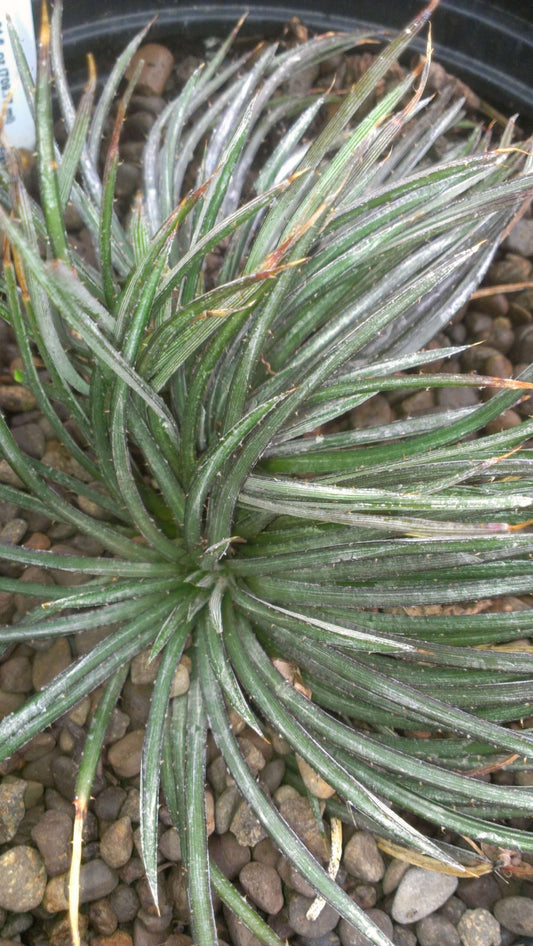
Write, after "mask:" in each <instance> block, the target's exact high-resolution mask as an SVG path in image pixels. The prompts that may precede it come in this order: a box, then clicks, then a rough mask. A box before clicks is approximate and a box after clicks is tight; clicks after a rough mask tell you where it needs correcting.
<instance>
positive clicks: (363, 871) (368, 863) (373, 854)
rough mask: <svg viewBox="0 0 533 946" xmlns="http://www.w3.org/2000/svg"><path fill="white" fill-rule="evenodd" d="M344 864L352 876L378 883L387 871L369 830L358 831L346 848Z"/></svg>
mask: <svg viewBox="0 0 533 946" xmlns="http://www.w3.org/2000/svg"><path fill="white" fill-rule="evenodd" d="M344 866H345V868H346V870H347V871H348V873H349V874H351V875H352V877H359V878H360V879H361V880H366V881H368V883H376V882H377V881H378V880H381V878H382V877H383V874H384V873H385V864H384V862H383V858H382V856H381V854H380V853H379V850H378V846H377V844H376V842H375V840H374V838H373V837H372V835H371V834H370V832H369V831H356V832H355V834H353V835H352V837H351V838H350V840H349V841H348V844H347V845H346V847H345V849H344Z"/></svg>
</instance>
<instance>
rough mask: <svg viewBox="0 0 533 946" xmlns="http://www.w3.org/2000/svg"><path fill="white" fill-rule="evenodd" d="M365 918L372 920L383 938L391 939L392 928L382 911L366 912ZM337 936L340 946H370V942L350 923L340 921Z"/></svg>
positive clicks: (387, 917) (388, 918)
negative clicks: (383, 935) (382, 934)
mask: <svg viewBox="0 0 533 946" xmlns="http://www.w3.org/2000/svg"><path fill="white" fill-rule="evenodd" d="M366 915H367V917H368V919H369V920H372V921H373V922H374V923H375V924H376V926H377V927H379V929H380V930H381V932H382V933H385V936H388V937H389V939H392V935H393V926H392V922H391V919H390V917H389V916H387V914H386V913H384V912H383V910H377V909H376V910H368V911H367V914H366ZM339 936H340V940H341V943H342V946H372V940H371V939H369V938H368V936H365V934H364V933H362V932H361V931H360V930H356V929H355V928H354V927H353V926H352V924H351V923H348V922H347V921H346V920H344V919H343V920H341V921H340V923H339Z"/></svg>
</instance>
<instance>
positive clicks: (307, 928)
mask: <svg viewBox="0 0 533 946" xmlns="http://www.w3.org/2000/svg"><path fill="white" fill-rule="evenodd" d="M312 903H313V899H312V898H310V897H303V896H302V895H301V894H296V895H295V896H294V897H291V899H290V902H289V923H290V925H291V926H292V928H293V930H294V932H295V933H299V934H300V936H310V937H313V938H315V939H316V938H317V937H318V936H324V934H325V933H329V932H330V930H333V929H334V928H335V927H336V925H337V923H338V922H339V914H338V913H337V911H336V910H334V909H333V907H331V906H330V905H329V903H326V905H325V906H324V907H323V909H322V911H321V912H320V913H319V915H318V916H317V918H316V920H311V919H308V917H307V911H308V910H309V907H310V906H311V904H312ZM341 941H342V937H341Z"/></svg>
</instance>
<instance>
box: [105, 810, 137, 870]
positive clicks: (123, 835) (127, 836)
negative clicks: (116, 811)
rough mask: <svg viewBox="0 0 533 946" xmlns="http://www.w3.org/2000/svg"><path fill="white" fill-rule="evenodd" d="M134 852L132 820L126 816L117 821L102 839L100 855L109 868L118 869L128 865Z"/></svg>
mask: <svg viewBox="0 0 533 946" xmlns="http://www.w3.org/2000/svg"><path fill="white" fill-rule="evenodd" d="M132 851H133V831H132V828H131V820H130V819H129V818H128V817H127V816H125V817H123V818H119V819H118V821H115V822H114V823H113V824H112V825H110V827H109V828H108V829H107V831H105V832H104V834H103V835H102V837H101V839H100V855H101V857H102V860H104V861H105V862H106V864H107V866H108V867H113V868H118V867H123V866H124V864H126V863H127V862H128V861H129V859H130V857H131V854H132Z"/></svg>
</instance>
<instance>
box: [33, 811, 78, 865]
mask: <svg viewBox="0 0 533 946" xmlns="http://www.w3.org/2000/svg"><path fill="white" fill-rule="evenodd" d="M31 836H32V838H33V840H34V841H35V843H36V845H37V847H38V848H39V851H40V852H41V855H42V858H43V860H44V863H45V866H46V871H47V873H48V876H49V877H56V876H57V875H58V874H63V873H65V871H67V870H68V868H69V864H70V855H71V843H72V818H71V817H69V815H68V814H67V813H66V812H64V811H54V810H53V809H52V810H50V811H45V812H44V814H43V815H42V816H41V818H40V819H39V821H38V822H37V824H36V825H35V827H34V828H33V830H32V833H31Z"/></svg>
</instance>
